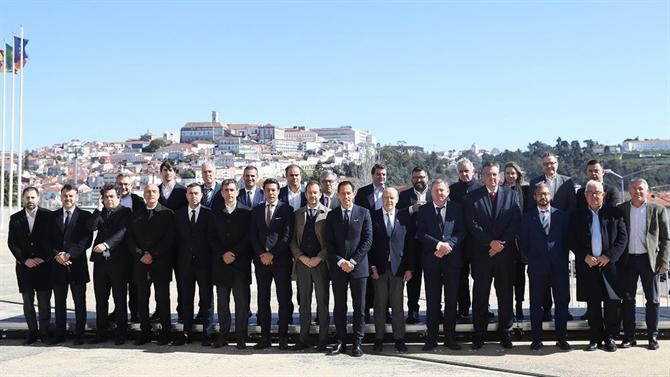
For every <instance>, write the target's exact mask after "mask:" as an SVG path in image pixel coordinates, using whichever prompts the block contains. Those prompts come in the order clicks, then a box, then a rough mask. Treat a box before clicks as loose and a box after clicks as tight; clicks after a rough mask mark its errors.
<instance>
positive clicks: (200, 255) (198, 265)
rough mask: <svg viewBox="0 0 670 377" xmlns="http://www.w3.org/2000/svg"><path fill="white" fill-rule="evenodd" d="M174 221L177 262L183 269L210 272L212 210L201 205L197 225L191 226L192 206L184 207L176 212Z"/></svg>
mask: <svg viewBox="0 0 670 377" xmlns="http://www.w3.org/2000/svg"><path fill="white" fill-rule="evenodd" d="M174 221H175V227H176V230H177V237H176V238H177V239H176V243H177V261H176V262H177V264H178V265H179V267H180V268H181V269H182V270H183V271H190V270H191V268H194V269H197V270H199V271H206V272H207V273H208V274H209V273H210V272H211V269H212V266H211V263H212V250H211V248H210V244H209V241H208V232H209V226H210V225H209V223H210V222H211V221H212V210H210V209H209V208H207V207H205V206H202V205H201V206H200V213H199V214H198V219H197V220H196V222H195V226H191V207H189V206H186V207H182V208H179V209H178V210H177V212H175V214H174Z"/></svg>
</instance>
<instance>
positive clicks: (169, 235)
mask: <svg viewBox="0 0 670 377" xmlns="http://www.w3.org/2000/svg"><path fill="white" fill-rule="evenodd" d="M173 194H174V191H173ZM149 214H150V212H149V211H148V210H147V209H146V207H145V209H144V211H141V212H137V213H134V214H133V218H132V221H131V225H130V226H129V228H128V236H127V237H126V239H127V243H128V248H129V250H130V252H131V253H132V258H133V260H134V261H135V262H134V264H133V266H134V267H133V268H134V271H135V272H136V273H137V272H140V273H150V277H151V281H155V282H166V281H168V282H169V281H171V280H172V250H173V241H174V234H175V225H174V212H172V210H171V209H169V208H167V207H165V206H163V205H162V204H160V203H158V205H157V206H156V208H154V213H153V215H151V218H149ZM144 252H149V254H151V258H152V259H153V261H152V263H151V264H148V265H147V264H144V263H142V262H140V258H142V256H143V255H144Z"/></svg>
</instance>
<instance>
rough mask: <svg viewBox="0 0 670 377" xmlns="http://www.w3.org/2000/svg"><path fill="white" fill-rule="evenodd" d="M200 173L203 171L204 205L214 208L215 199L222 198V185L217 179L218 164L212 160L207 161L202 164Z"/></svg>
mask: <svg viewBox="0 0 670 377" xmlns="http://www.w3.org/2000/svg"><path fill="white" fill-rule="evenodd" d="M200 173H202V185H201V186H200V188H201V189H202V205H203V206H205V207H207V208H212V207H213V205H214V203H215V201H217V200H220V199H217V198H221V195H220V193H219V190H221V185H220V184H219V182H217V181H216V166H215V165H214V164H213V163H211V162H205V163H204V164H202V165H201V166H200Z"/></svg>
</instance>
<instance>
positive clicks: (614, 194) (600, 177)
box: [576, 160, 621, 210]
mask: <svg viewBox="0 0 670 377" xmlns="http://www.w3.org/2000/svg"><path fill="white" fill-rule="evenodd" d="M586 179H587V180H594V181H598V182H601V183H602V184H603V188H604V189H605V201H604V202H603V207H616V205H617V204H618V203H619V200H620V199H621V193H620V192H619V190H618V189H617V188H616V186H610V185H606V184H605V182H604V180H605V170H604V169H603V167H602V165H601V164H600V162H599V161H598V160H589V162H587V163H586ZM585 189H586V188H585V187H581V188H580V189H579V190H577V204H576V208H577V209H579V210H584V209H586V208H587V207H588V204H587V203H586V196H585V195H584V190H585Z"/></svg>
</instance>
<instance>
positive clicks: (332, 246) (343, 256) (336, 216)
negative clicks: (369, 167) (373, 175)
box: [326, 181, 372, 357]
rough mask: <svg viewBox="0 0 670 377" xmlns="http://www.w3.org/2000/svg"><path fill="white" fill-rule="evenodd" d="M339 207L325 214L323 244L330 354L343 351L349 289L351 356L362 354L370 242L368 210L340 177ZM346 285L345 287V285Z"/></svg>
mask: <svg viewBox="0 0 670 377" xmlns="http://www.w3.org/2000/svg"><path fill="white" fill-rule="evenodd" d="M337 193H338V197H339V199H340V207H338V208H335V209H334V210H332V211H330V212H329V213H328V216H327V217H326V247H327V249H328V260H329V267H330V277H331V279H332V282H333V297H334V299H335V312H334V314H335V333H336V336H337V346H336V347H335V349H334V350H333V354H340V353H345V352H346V351H347V346H346V335H347V290H348V289H351V300H352V304H353V307H354V309H353V310H354V313H353V331H354V345H353V349H352V351H351V352H352V353H351V354H352V356H356V357H358V356H363V350H362V349H361V342H362V341H363V336H364V335H365V334H364V329H363V319H364V317H365V313H364V311H365V290H366V288H367V279H368V276H369V275H370V271H369V268H368V252H369V251H370V247H371V246H372V220H371V219H370V211H369V210H367V209H366V208H363V207H360V206H358V205H355V204H354V185H353V184H352V183H351V182H349V181H342V182H340V183H339V184H338V185H337ZM347 287H349V288H347Z"/></svg>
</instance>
